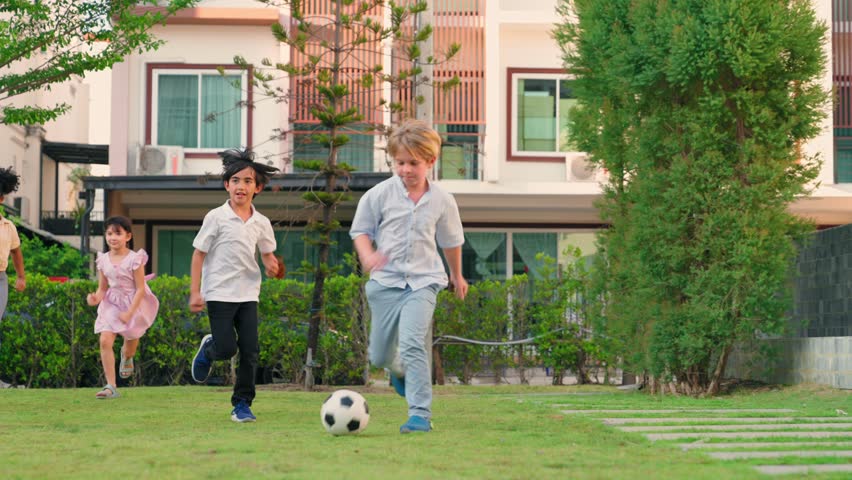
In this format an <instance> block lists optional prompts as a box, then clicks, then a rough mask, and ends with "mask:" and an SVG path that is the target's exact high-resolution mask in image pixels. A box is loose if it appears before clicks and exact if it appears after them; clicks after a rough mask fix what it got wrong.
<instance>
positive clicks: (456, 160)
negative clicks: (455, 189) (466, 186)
mask: <svg viewBox="0 0 852 480" xmlns="http://www.w3.org/2000/svg"><path fill="white" fill-rule="evenodd" d="M436 128H437V130H438V132H439V133H440V134H441V139H442V140H443V142H442V143H441V157H440V159H439V160H438V175H439V178H440V179H441V180H477V179H479V125H465V124H447V125H437V127H436Z"/></svg>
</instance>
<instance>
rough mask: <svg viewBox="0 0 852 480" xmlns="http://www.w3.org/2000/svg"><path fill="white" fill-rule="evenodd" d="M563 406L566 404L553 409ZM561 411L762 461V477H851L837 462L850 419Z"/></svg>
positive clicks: (719, 454)
mask: <svg viewBox="0 0 852 480" xmlns="http://www.w3.org/2000/svg"><path fill="white" fill-rule="evenodd" d="M563 406H567V405H557V407H563ZM560 411H561V412H562V413H565V414H568V415H589V416H594V417H597V418H596V419H597V420H600V421H601V422H603V424H604V425H609V426H612V427H613V428H616V429H618V430H621V431H623V432H630V433H639V434H643V435H644V436H645V438H647V439H649V440H651V441H677V440H680V441H681V442H682V443H675V444H674V445H676V446H677V447H680V448H681V449H682V450H684V451H688V450H697V451H700V452H702V453H704V454H706V455H708V456H709V457H711V458H716V459H720V460H728V461H737V460H746V459H748V460H751V459H766V460H767V463H766V464H765V465H757V466H755V467H754V468H755V469H756V470H757V471H759V472H761V473H764V474H767V475H787V474H818V473H846V472H849V473H850V474H852V463H837V462H838V461H840V462H842V461H843V460H842V459H844V458H852V417H847V416H831V417H804V416H797V415H795V413H796V411H795V410H791V409H780V408H779V409H769V408H759V409H742V408H741V409H733V408H732V409H723V408H706V409H702V408H682V409H660V410H638V409H624V410H619V409H602V410H594V409H587V410H576V409H574V410H560ZM758 414H760V415H761V416H758ZM604 415H605V417H603V416H604ZM714 415H715V416H714ZM718 439H726V440H725V441H719V440H718ZM755 439H757V440H755ZM823 439H824V440H823ZM778 458H784V459H788V462H789V461H790V460H789V459H802V460H801V462H802V463H801V464H784V465H774V464H772V460H774V459H778ZM838 459H839V460H838ZM820 460H823V461H822V462H820ZM794 461H795V460H794ZM828 462H832V463H828Z"/></svg>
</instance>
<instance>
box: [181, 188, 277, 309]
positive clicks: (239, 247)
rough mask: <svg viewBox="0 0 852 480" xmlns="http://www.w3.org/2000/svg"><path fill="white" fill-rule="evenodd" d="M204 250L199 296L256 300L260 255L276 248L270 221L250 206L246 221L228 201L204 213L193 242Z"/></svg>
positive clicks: (227, 300)
mask: <svg viewBox="0 0 852 480" xmlns="http://www.w3.org/2000/svg"><path fill="white" fill-rule="evenodd" d="M192 246H193V247H195V249H196V250H199V251H202V252H205V253H206V254H207V256H206V257H204V265H203V266H202V268H201V296H202V297H204V300H205V301H213V302H233V303H242V302H256V301H258V297H259V295H260V279H261V277H260V266H258V263H257V249H258V248H260V253H261V254H266V253H272V252H274V251H275V246H276V245H275V233H274V232H273V231H272V223H270V221H269V219H268V218H266V217H265V216H264V215H262V214H261V213H259V212H258V211H257V209H255V208H254V205H252V208H251V217H249V219H248V220H247V221H245V222H243V219H241V218H240V217H238V216H237V214H236V213H234V210H233V209H231V206H230V205H229V204H228V202H225V204H224V205H222V206H221V207H218V208H214V209H213V210H210V211H209V212H207V215H206V216H205V217H204V223H203V224H202V225H201V230H199V232H198V235H196V236H195V240H193V242H192Z"/></svg>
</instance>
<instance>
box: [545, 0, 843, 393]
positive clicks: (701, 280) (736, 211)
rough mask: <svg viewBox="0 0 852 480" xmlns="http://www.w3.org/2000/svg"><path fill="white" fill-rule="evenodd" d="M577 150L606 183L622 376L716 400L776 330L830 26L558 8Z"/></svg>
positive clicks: (674, 3)
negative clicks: (574, 100)
mask: <svg viewBox="0 0 852 480" xmlns="http://www.w3.org/2000/svg"><path fill="white" fill-rule="evenodd" d="M558 8H559V12H560V14H561V15H562V16H563V22H562V23H561V24H560V25H558V26H557V28H556V30H555V35H556V38H557V39H558V41H559V42H560V44H561V45H562V47H563V51H564V61H565V65H566V68H567V70H568V72H570V73H571V74H573V75H575V76H576V83H575V87H576V89H575V93H576V95H577V96H578V99H579V101H578V104H579V108H578V109H577V110H576V111H575V112H573V119H572V133H573V136H574V140H575V141H576V142H577V145H579V149H580V150H583V151H586V152H588V153H589V154H590V157H591V161H593V162H595V163H596V164H598V165H599V166H602V167H603V168H605V169H606V170H607V171H608V172H609V181H608V183H607V185H606V186H605V196H604V199H603V201H602V202H601V214H602V216H603V218H604V219H605V220H606V221H607V222H608V223H609V224H610V225H611V226H610V228H609V229H607V230H606V231H604V232H603V233H602V234H601V235H600V245H601V252H602V255H601V258H602V262H601V265H602V266H603V267H604V268H603V271H604V272H605V276H604V277H602V281H601V284H602V285H603V286H604V289H605V291H606V297H605V298H606V303H605V308H604V310H603V314H604V324H605V326H606V328H607V332H606V333H607V334H609V335H611V336H612V337H613V338H614V339H617V340H618V341H619V343H620V344H621V345H622V351H621V352H620V353H621V355H622V356H623V358H624V359H625V360H626V367H627V368H631V369H635V370H638V371H645V372H647V373H649V374H650V375H651V376H652V377H653V378H655V379H658V380H663V381H664V382H665V383H663V384H659V383H657V385H665V386H667V387H668V389H671V390H674V391H678V392H682V393H689V394H714V393H716V392H717V391H718V389H719V382H720V380H721V379H722V377H723V375H724V371H725V366H726V363H727V360H728V358H729V355H730V353H731V351H732V348H733V347H734V346H735V345H736V344H737V343H738V342H744V341H748V340H750V339H754V338H755V336H757V335H761V334H770V335H772V334H778V333H781V332H782V331H783V329H784V327H785V324H786V320H785V317H786V313H787V312H788V311H789V310H788V309H789V306H790V298H791V296H790V289H789V284H788V280H789V279H790V276H791V274H792V268H791V267H792V264H793V261H794V258H795V256H796V250H797V249H796V246H795V241H796V240H797V239H801V238H802V237H803V235H805V233H806V232H808V231H809V230H810V229H811V228H812V226H811V225H809V224H808V223H807V222H806V221H804V220H802V219H800V218H797V217H794V216H792V215H791V214H790V213H788V211H787V206H788V205H789V204H790V203H791V202H792V201H793V200H794V199H796V198H797V197H799V196H801V195H804V194H807V193H808V186H809V185H812V184H813V183H812V181H813V180H814V179H815V177H816V175H817V173H818V170H819V167H820V160H819V158H816V157H808V156H805V155H804V154H803V153H802V150H801V148H800V146H801V144H802V142H804V141H805V140H807V139H809V138H812V137H814V136H815V135H816V134H817V133H818V131H819V128H820V122H821V121H822V119H823V118H824V117H825V115H826V100H827V92H825V91H824V89H823V88H822V87H821V86H820V79H821V78H822V75H823V69H824V66H825V53H824V49H823V44H824V42H825V36H826V27H825V25H824V24H823V23H822V22H820V21H819V20H818V19H817V18H816V15H815V13H814V10H813V8H812V6H811V5H810V2H809V1H808V0H749V1H747V2H744V1H740V0H669V1H663V2H661V1H658V0H610V1H607V2H601V1H597V0H563V1H562V2H561V3H560V5H559V7H558Z"/></svg>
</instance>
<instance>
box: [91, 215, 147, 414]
mask: <svg viewBox="0 0 852 480" xmlns="http://www.w3.org/2000/svg"><path fill="white" fill-rule="evenodd" d="M130 228H131V227H130V219H128V218H126V217H110V218H108V219H107V220H106V221H105V222H104V237H105V239H106V243H107V245H108V246H109V252H107V253H98V260H97V262H96V263H97V267H98V290H97V291H95V292H93V293H90V294H89V295H88V296H87V297H86V301H87V302H88V304H89V305H91V306H95V305H100V306H99V307H98V318H97V320H95V333H100V336H101V338H100V347H101V363H102V364H103V367H104V376H105V377H106V381H107V384H106V385H105V386H104V388H103V389H101V391H99V392H98V393H97V395H95V397H96V398H116V397H118V396H119V393H118V391H117V390H116V388H115V385H116V381H115V352H114V351H113V343H114V342H115V337H116V335H121V336H122V337H124V344H123V345H122V347H121V364H120V366H119V376H121V378H129V377H130V376H131V375H132V374H133V368H134V365H133V356H134V355H135V354H136V348H137V347H138V346H139V338H140V337H142V335H144V334H145V331H147V330H148V328H149V327H150V326H151V324H153V323H154V318H156V316H157V310H158V309H159V308H160V302H159V300H157V297H155V296H154V294H153V293H152V292H151V289H150V288H149V287H148V284H147V283H146V282H145V281H146V280H147V279H146V277H145V263H147V262H148V254H147V253H145V250H139V251H136V252H134V251H133V250H131V249H130V248H129V247H128V245H129V243H130V239H131V238H132V236H133V234H132V233H130Z"/></svg>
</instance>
